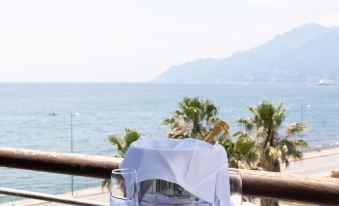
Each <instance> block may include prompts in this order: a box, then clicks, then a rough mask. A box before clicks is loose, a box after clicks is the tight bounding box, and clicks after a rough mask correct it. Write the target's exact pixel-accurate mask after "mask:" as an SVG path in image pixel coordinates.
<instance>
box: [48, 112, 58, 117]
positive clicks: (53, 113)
mask: <svg viewBox="0 0 339 206" xmlns="http://www.w3.org/2000/svg"><path fill="white" fill-rule="evenodd" d="M48 115H49V116H56V115H58V113H55V112H52V113H50V114H48Z"/></svg>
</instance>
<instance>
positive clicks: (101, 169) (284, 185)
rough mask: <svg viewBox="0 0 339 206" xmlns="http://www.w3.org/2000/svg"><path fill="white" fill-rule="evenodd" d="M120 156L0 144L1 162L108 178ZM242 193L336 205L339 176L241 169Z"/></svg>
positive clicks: (23, 167)
mask: <svg viewBox="0 0 339 206" xmlns="http://www.w3.org/2000/svg"><path fill="white" fill-rule="evenodd" d="M121 161H122V159H119V158H114V157H102V156H92V155H80V154H67V153H56V152H43V151H36V150H26V149H15V148H4V147H0V166H4V167H11V168H20V169H28V170H36V171H45V172H54V173H62V174H69V175H79V176H86V177H94V178H110V175H111V170H112V169H116V168H118V167H119V164H120V163H121ZM241 173H242V182H243V192H244V194H245V195H253V196H258V197H267V198H274V199H284V200H291V201H297V202H308V203H314V204H321V205H339V180H337V179H334V178H320V177H319V178H318V177H306V176H300V175H287V174H281V173H273V172H263V171H251V170H241Z"/></svg>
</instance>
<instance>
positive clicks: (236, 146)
mask: <svg viewBox="0 0 339 206" xmlns="http://www.w3.org/2000/svg"><path fill="white" fill-rule="evenodd" d="M217 143H218V144H220V145H222V146H223V147H224V148H225V150H226V152H227V157H228V165H229V167H232V168H239V169H252V170H257V169H260V168H259V167H258V163H259V155H258V148H259V146H258V144H257V142H256V141H255V139H253V138H252V137H250V136H248V135H247V134H246V133H243V132H236V133H234V134H233V135H232V136H226V137H222V138H220V139H219V140H218V142H217Z"/></svg>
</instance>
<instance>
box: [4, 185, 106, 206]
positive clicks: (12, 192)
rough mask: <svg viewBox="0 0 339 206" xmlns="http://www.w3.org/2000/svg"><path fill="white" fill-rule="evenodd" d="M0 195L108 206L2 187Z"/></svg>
mask: <svg viewBox="0 0 339 206" xmlns="http://www.w3.org/2000/svg"><path fill="white" fill-rule="evenodd" d="M0 194H6V195H13V196H18V197H26V198H31V199H38V200H45V201H50V202H57V203H63V204H69V205H82V206H108V204H107V203H102V202H94V201H90V200H84V199H78V198H71V197H64V196H60V195H50V194H44V193H39V192H31V191H25V190H16V189H9V188H4V187H0Z"/></svg>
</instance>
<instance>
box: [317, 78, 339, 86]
mask: <svg viewBox="0 0 339 206" xmlns="http://www.w3.org/2000/svg"><path fill="white" fill-rule="evenodd" d="M317 85H319V86H330V85H336V82H335V81H333V80H329V79H320V80H319V81H318V83H317Z"/></svg>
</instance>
